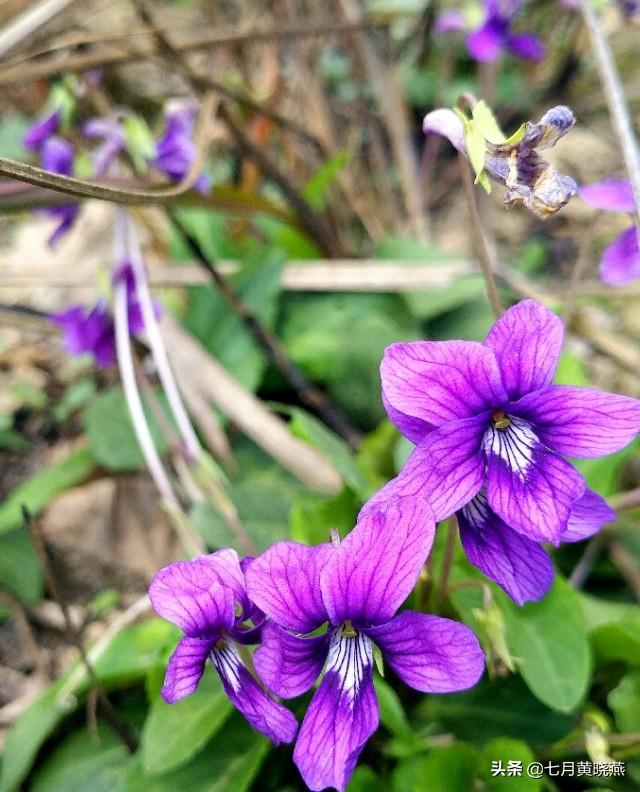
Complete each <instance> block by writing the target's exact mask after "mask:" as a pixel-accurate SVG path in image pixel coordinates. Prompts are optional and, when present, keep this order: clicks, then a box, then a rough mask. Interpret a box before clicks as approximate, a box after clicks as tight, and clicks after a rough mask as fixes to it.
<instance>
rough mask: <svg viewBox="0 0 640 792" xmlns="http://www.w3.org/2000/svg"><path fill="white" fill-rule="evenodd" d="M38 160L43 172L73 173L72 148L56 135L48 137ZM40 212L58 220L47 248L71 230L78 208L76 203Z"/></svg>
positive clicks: (65, 174) (68, 174) (47, 208)
mask: <svg viewBox="0 0 640 792" xmlns="http://www.w3.org/2000/svg"><path fill="white" fill-rule="evenodd" d="M40 158H41V164H42V167H43V168H44V169H45V170H48V171H52V172H53V173H61V174H62V175H64V176H71V174H72V173H73V159H74V151H73V146H72V145H71V143H69V141H68V140H65V139H64V138H61V137H58V136H57V135H52V136H50V137H48V138H47V139H46V140H45V141H44V142H43V144H42V147H41V149H40ZM40 211H41V212H42V214H45V215H47V217H51V218H53V219H54V220H58V225H57V227H56V229H55V230H54V232H53V234H51V236H50V237H49V239H48V245H49V247H53V246H54V245H56V244H57V242H58V241H59V240H60V239H61V238H62V237H63V236H64V235H65V234H66V233H67V232H68V231H70V230H71V228H72V226H73V224H74V222H75V220H76V217H77V216H78V212H79V211H80V207H79V206H78V205H77V204H76V203H63V204H58V205H56V206H48V207H46V208H45V209H42V210H40Z"/></svg>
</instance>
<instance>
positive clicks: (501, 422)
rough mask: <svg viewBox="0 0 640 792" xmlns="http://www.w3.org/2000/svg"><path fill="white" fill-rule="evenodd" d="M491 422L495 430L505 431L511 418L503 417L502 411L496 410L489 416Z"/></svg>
mask: <svg viewBox="0 0 640 792" xmlns="http://www.w3.org/2000/svg"><path fill="white" fill-rule="evenodd" d="M491 420H492V421H493V425H494V426H495V428H496V429H506V428H507V426H509V424H510V423H511V418H509V416H508V415H505V414H504V413H503V412H502V410H496V411H495V412H494V413H492V414H491Z"/></svg>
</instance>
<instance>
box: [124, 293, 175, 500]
mask: <svg viewBox="0 0 640 792" xmlns="http://www.w3.org/2000/svg"><path fill="white" fill-rule="evenodd" d="M114 295H115V300H114V303H115V304H114V327H115V336H116V356H117V358H118V368H119V369H120V379H121V380H122V388H123V390H124V395H125V399H126V400H127V407H128V408H129V414H130V416H131V422H132V423H133V430H134V432H135V434H136V439H137V440H138V444H139V446H140V450H141V451H142V455H143V457H144V460H145V462H146V465H147V467H148V469H149V473H150V474H151V477H152V478H153V480H154V482H155V485H156V487H157V488H158V491H159V492H160V494H161V495H162V497H163V498H164V499H165V500H166V501H167V502H168V503H171V504H174V505H176V506H177V505H178V499H177V497H176V495H175V493H174V492H173V489H172V487H171V483H170V482H169V478H168V476H167V474H166V472H165V470H164V467H163V466H162V462H161V460H160V457H159V455H158V451H157V449H156V447H155V445H154V442H153V438H152V437H151V432H150V430H149V425H148V423H147V418H146V416H145V414H144V410H143V408H142V399H141V398H140V392H139V391H138V385H137V383H136V376H135V371H134V367H133V356H132V352H131V339H130V338H129V317H128V315H127V284H126V282H125V281H124V280H121V281H119V282H118V283H116V284H115V286H114Z"/></svg>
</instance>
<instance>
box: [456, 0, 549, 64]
mask: <svg viewBox="0 0 640 792" xmlns="http://www.w3.org/2000/svg"><path fill="white" fill-rule="evenodd" d="M520 5H521V3H520V2H519V0H485V1H484V9H485V20H484V22H483V24H482V25H481V26H480V27H479V28H477V29H476V30H473V31H472V32H471V33H469V35H468V36H467V49H468V51H469V54H470V55H471V57H472V58H474V59H475V60H477V61H480V62H488V61H494V60H496V58H498V57H499V56H500V55H501V54H502V53H503V52H505V51H506V52H509V53H511V55H515V56H516V57H517V58H523V59H524V60H533V61H538V60H541V59H542V58H544V55H545V47H544V44H543V43H542V42H541V41H540V39H539V38H538V37H537V36H534V35H533V33H513V32H512V30H511V28H512V25H513V23H514V21H515V17H516V16H517V14H518V11H519V10H520Z"/></svg>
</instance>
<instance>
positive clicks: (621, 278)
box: [579, 179, 640, 286]
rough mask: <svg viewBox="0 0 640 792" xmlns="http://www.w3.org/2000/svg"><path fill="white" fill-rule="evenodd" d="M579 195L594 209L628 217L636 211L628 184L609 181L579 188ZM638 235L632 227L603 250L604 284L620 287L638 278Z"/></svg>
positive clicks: (639, 270) (602, 273) (639, 249)
mask: <svg viewBox="0 0 640 792" xmlns="http://www.w3.org/2000/svg"><path fill="white" fill-rule="evenodd" d="M579 192H580V197H581V198H582V200H583V201H586V202H587V203H588V204H591V206H595V207H596V208H597V209H604V210H605V211H607V212H627V213H629V214H631V215H634V214H635V212H636V205H635V201H634V200H633V192H632V190H631V185H630V184H629V182H627V181H615V180H613V179H609V180H608V181H603V182H600V183H599V184H588V185H586V186H584V187H580V191H579ZM638 233H639V231H638V229H637V228H636V226H635V225H633V226H631V228H628V229H627V230H626V231H623V232H622V234H620V236H619V237H618V238H617V239H616V240H615V241H614V242H612V243H611V244H610V245H609V246H608V247H606V248H605V249H604V251H603V253H602V257H601V259H600V277H601V278H602V280H603V281H604V282H605V283H609V284H611V285H612V286H621V285H622V284H623V283H628V282H629V281H632V280H635V279H636V278H638V277H640V246H639V245H638Z"/></svg>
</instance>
